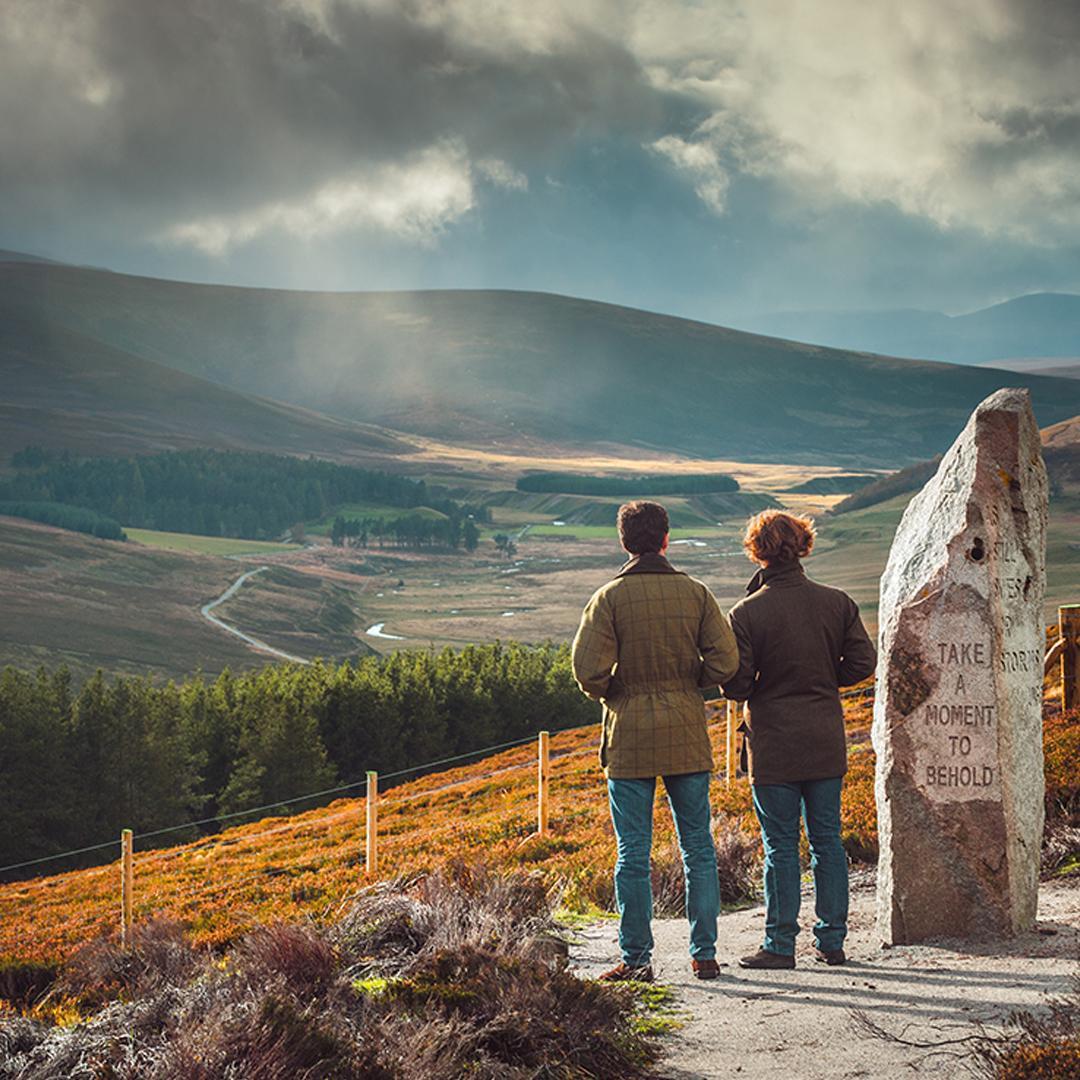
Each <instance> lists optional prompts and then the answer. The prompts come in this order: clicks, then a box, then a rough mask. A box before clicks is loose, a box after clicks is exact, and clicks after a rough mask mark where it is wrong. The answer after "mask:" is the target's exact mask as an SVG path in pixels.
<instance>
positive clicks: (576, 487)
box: [517, 472, 739, 497]
mask: <svg viewBox="0 0 1080 1080" xmlns="http://www.w3.org/2000/svg"><path fill="white" fill-rule="evenodd" d="M517 489H518V491H534V492H545V493H554V494H561V495H628V496H634V495H636V496H639V497H643V496H645V495H705V494H712V493H714V492H730V491H738V490H739V482H738V480H736V479H735V477H733V476H728V475H727V474H726V473H683V474H677V473H671V474H667V473H659V474H647V475H644V476H582V475H579V474H577V473H557V472H538V473H529V474H528V475H527V476H523V477H521V478H520V479H519V480H518V482H517Z"/></svg>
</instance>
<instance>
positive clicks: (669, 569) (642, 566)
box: [615, 552, 682, 577]
mask: <svg viewBox="0 0 1080 1080" xmlns="http://www.w3.org/2000/svg"><path fill="white" fill-rule="evenodd" d="M681 573H682V571H681V570H676V569H675V567H674V566H672V565H671V563H669V562H668V561H667V559H665V558H664V556H663V555H660V554H657V553H655V552H653V553H646V554H644V555H634V556H632V557H631V558H630V559H628V560H627V561H626V562H625V563H624V564H623V566H622V569H621V570H619V572H618V573H617V574H616V575H615V576H616V577H625V576H626V575H627V574H681Z"/></svg>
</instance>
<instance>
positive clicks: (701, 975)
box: [690, 960, 720, 979]
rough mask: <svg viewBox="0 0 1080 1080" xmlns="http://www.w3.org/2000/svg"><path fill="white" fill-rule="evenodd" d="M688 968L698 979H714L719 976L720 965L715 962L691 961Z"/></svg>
mask: <svg viewBox="0 0 1080 1080" xmlns="http://www.w3.org/2000/svg"><path fill="white" fill-rule="evenodd" d="M690 966H691V967H692V968H693V969H694V976H695V978H698V979H715V978H716V977H717V975H719V974H720V965H719V964H718V963H717V962H716V961H715V960H691V961H690Z"/></svg>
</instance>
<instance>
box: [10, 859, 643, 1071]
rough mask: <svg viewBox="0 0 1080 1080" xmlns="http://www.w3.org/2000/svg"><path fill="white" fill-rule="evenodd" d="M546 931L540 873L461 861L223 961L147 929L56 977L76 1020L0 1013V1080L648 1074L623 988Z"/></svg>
mask: <svg viewBox="0 0 1080 1080" xmlns="http://www.w3.org/2000/svg"><path fill="white" fill-rule="evenodd" d="M553 929H554V924H553V922H552V918H551V910H550V905H549V899H548V896H547V892H546V890H545V887H544V886H543V884H542V883H541V881H540V879H539V878H538V876H537V875H535V874H523V873H520V872H518V873H516V874H513V875H508V876H501V875H498V874H495V873H493V872H492V871H490V870H487V869H484V868H482V867H479V868H478V867H472V866H467V865H465V864H462V863H458V864H455V865H453V866H451V867H449V868H448V869H447V870H446V871H444V872H442V873H440V874H436V875H432V876H429V877H423V878H418V879H415V880H412V881H410V882H400V883H398V884H397V885H393V886H389V885H384V886H380V887H377V888H373V889H369V890H366V891H365V892H363V893H362V894H360V895H359V896H357V897H356V898H355V900H354V902H353V903H352V905H351V906H350V908H349V910H347V911H346V912H345V913H344V915H343V917H342V918H341V919H340V920H339V921H337V922H336V923H335V924H334V925H332V926H330V927H328V928H325V929H324V928H320V927H319V926H317V925H315V924H314V923H308V924H284V923H276V924H270V925H267V926H264V927H260V928H259V929H257V930H255V931H253V932H252V933H250V934H248V935H247V936H246V937H245V938H243V939H242V940H241V941H239V942H238V943H237V944H236V946H235V947H234V948H233V949H232V951H231V952H230V953H229V954H228V955H227V956H225V957H222V958H217V957H215V956H214V955H213V954H212V953H211V952H210V951H209V950H205V949H204V950H195V949H192V948H191V947H190V946H187V945H186V944H185V943H184V940H183V937H182V934H181V932H180V929H179V927H178V926H177V925H176V924H153V923H151V924H147V925H146V926H143V927H137V928H136V932H135V940H134V942H133V946H132V948H131V949H130V950H126V951H125V950H121V949H119V947H118V946H117V945H116V943H115V941H114V940H110V939H101V940H98V941H96V942H94V943H93V945H92V946H87V947H86V948H85V949H83V950H80V952H79V953H78V954H76V956H74V957H73V958H72V960H71V962H70V963H69V965H68V967H67V969H66V970H65V971H64V972H63V973H62V975H61V981H62V982H63V985H64V986H65V987H67V988H68V989H69V990H72V991H77V992H78V993H79V994H81V995H82V997H83V999H84V1000H87V999H90V998H95V999H96V1000H97V1002H98V1003H99V1004H101V1005H102V1007H101V1008H100V1010H99V1011H98V1012H97V1013H96V1014H95V1015H94V1016H92V1017H91V1018H90V1019H89V1020H87V1021H85V1022H82V1023H77V1024H74V1025H72V1026H70V1027H57V1026H52V1025H49V1024H46V1023H43V1022H41V1021H32V1020H29V1019H26V1018H24V1017H13V1018H10V1019H3V1018H0V1078H6V1077H11V1078H12V1080H14V1078H15V1077H20V1078H25V1080H45V1078H55V1077H59V1076H72V1075H80V1076H82V1075H86V1076H90V1075H93V1076H102V1077H131V1078H134V1077H140V1078H147V1080H175V1078H178V1077H183V1078H184V1080H212V1078H216V1077H220V1076H246V1077H259V1078H266V1080H270V1078H275V1080H276V1078H282V1080H284V1078H286V1077H289V1078H291V1077H309V1078H312V1080H314V1078H316V1077H331V1076H332V1077H335V1078H342V1080H353V1078H356V1080H359V1078H361V1077H362V1078H364V1080H384V1078H390V1077H402V1078H405V1080H450V1078H451V1077H460V1076H462V1075H466V1074H467V1075H469V1076H473V1077H487V1078H491V1080H495V1078H499V1080H502V1078H511V1080H513V1078H518V1077H520V1078H522V1080H524V1078H525V1077H536V1076H541V1075H544V1076H552V1077H554V1076H559V1077H565V1078H575V1077H580V1078H586V1077H596V1076H619V1077H627V1078H630V1080H633V1078H635V1077H644V1076H647V1075H650V1068H649V1066H650V1063H651V1062H652V1061H653V1060H654V1059H655V1057H656V1053H657V1048H656V1044H655V1042H653V1041H651V1039H650V1038H649V1037H648V1035H647V1034H644V1033H642V1031H640V1030H639V1029H638V1025H637V1023H636V1019H637V1015H638V1005H637V1003H636V998H635V996H634V995H633V994H632V993H630V992H627V990H626V988H625V987H613V986H609V985H607V984H604V983H599V982H592V981H587V980H581V979H578V978H576V977H575V976H574V975H572V974H570V973H569V972H567V971H566V969H565V968H566V965H565V962H564V959H563V956H562V955H561V954H560V953H559V951H558V950H551V949H549V948H547V947H546V946H547V945H548V944H549V943H550V941H551V935H552V933H553ZM360 972H363V973H366V975H367V976H368V977H367V978H358V977H357V976H358V973H360Z"/></svg>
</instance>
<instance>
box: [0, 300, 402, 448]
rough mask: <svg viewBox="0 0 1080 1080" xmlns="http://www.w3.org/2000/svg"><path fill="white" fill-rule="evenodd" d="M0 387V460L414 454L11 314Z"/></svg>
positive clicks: (364, 428) (351, 425) (362, 429)
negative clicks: (36, 450)
mask: <svg viewBox="0 0 1080 1080" xmlns="http://www.w3.org/2000/svg"><path fill="white" fill-rule="evenodd" d="M5 307H7V305H5V303H4V301H3V300H0V311H3V310H4V308H5ZM0 384H2V385H3V387H4V393H3V397H2V398H0V461H6V460H7V458H8V457H9V456H10V455H11V453H12V452H13V451H15V450H19V449H21V448H22V447H24V446H28V445H45V446H49V447H52V448H56V449H68V450H72V451H75V452H76V453H87V454H101V453H107V454H129V453H143V452H153V451H158V450H163V449H185V448H188V447H194V446H213V447H216V448H219V449H222V450H270V451H276V452H279V453H295V454H309V453H317V454H319V455H320V456H325V457H332V458H336V459H338V460H342V461H357V462H361V461H362V462H374V461H380V460H383V459H391V458H397V457H399V456H401V455H403V454H408V453H410V452H411V451H412V450H413V449H414V448H413V447H412V446H410V445H408V444H407V443H405V442H402V441H401V439H399V438H397V437H395V435H394V434H393V433H391V432H386V431H382V430H380V429H378V428H374V427H371V426H370V425H366V424H361V423H357V422H356V421H351V420H342V419H338V418H333V417H328V416H321V415H319V414H318V413H316V412H313V411H311V410H309V409H304V408H300V407H297V406H295V405H286V404H284V403H282V402H279V401H272V400H269V399H267V398H260V397H256V396H253V395H251V394H246V393H239V392H237V391H235V390H229V389H227V388H225V387H223V386H220V385H218V384H216V383H213V382H210V381H208V380H206V379H202V378H199V377H197V376H192V375H188V374H186V373H185V372H182V371H178V370H175V369H173V368H170V367H166V366H165V365H163V364H158V363H155V362H154V361H151V360H146V359H144V358H142V357H138V356H134V355H132V354H131V353H128V352H125V351H123V350H121V349H118V348H115V347H113V346H111V345H109V344H106V343H104V342H102V341H98V340H95V339H94V338H92V337H88V336H86V335H85V334H83V333H81V332H79V331H72V330H68V329H66V328H65V327H64V326H62V325H60V324H58V323H52V322H49V321H47V320H45V319H43V318H41V317H40V316H35V315H34V314H33V313H30V314H29V315H27V314H24V313H22V312H18V311H13V310H11V309H10V308H8V310H6V311H4V313H3V314H2V315H0Z"/></svg>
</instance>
